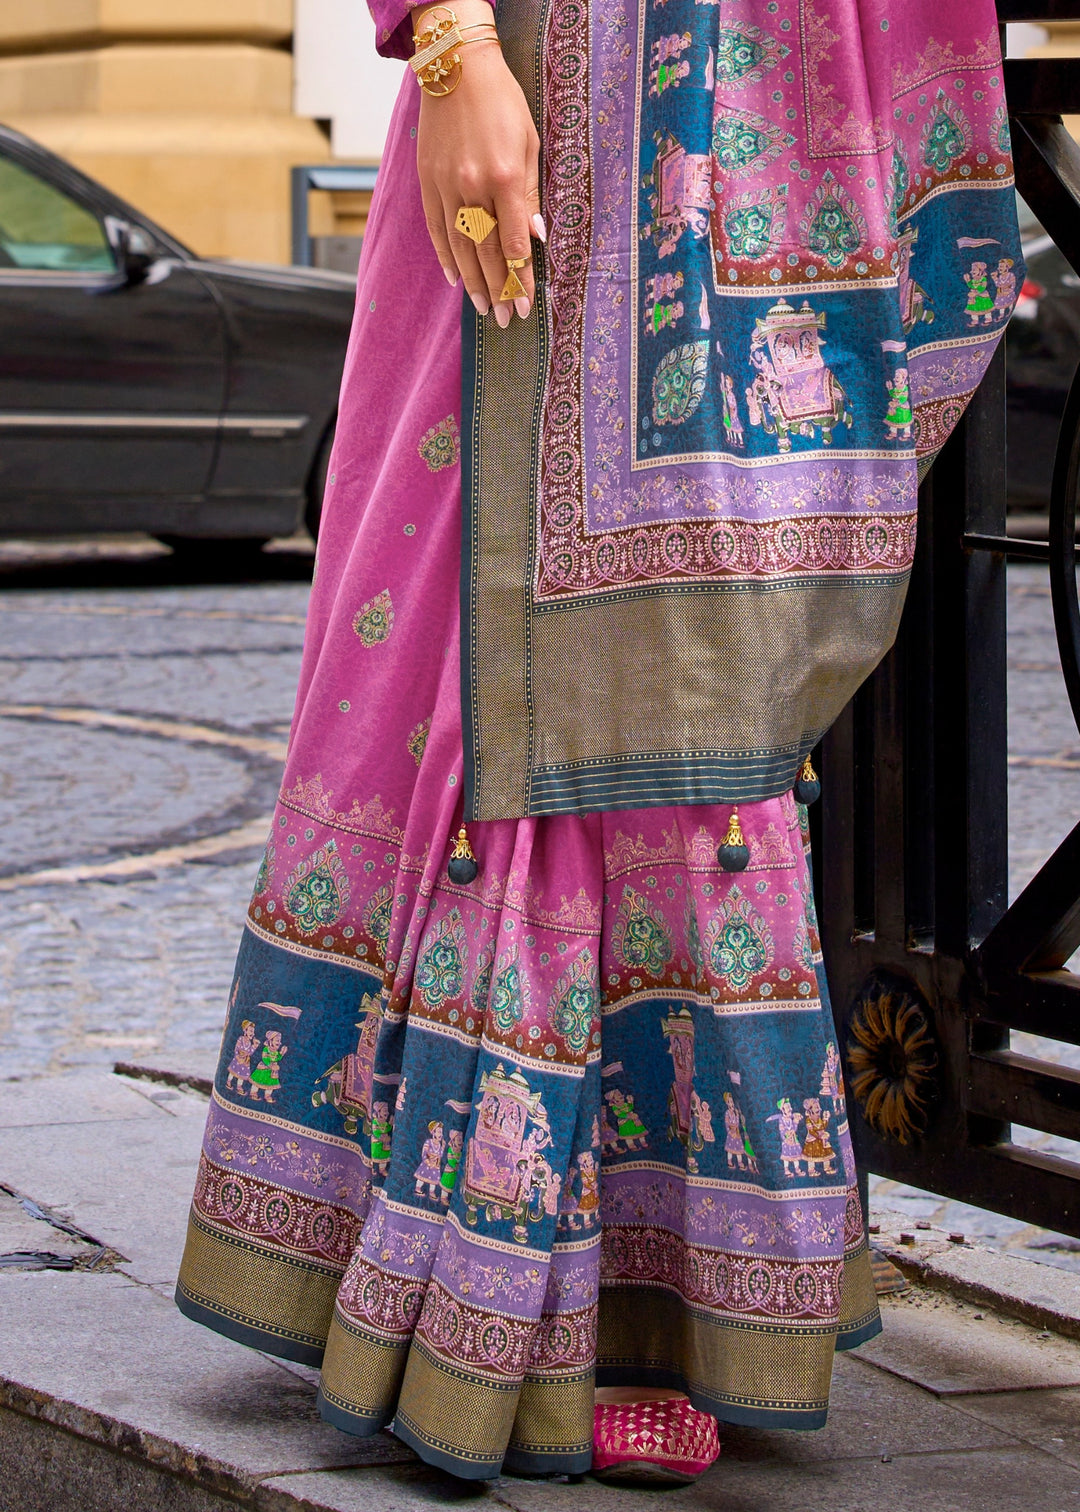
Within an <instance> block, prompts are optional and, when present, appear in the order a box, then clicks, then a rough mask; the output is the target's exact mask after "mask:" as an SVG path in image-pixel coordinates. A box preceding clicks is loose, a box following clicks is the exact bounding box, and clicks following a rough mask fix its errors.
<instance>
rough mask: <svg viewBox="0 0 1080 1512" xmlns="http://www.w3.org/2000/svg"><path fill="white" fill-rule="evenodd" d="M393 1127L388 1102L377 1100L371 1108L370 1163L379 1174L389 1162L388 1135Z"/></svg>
mask: <svg viewBox="0 0 1080 1512" xmlns="http://www.w3.org/2000/svg"><path fill="white" fill-rule="evenodd" d="M393 1128H394V1119H393V1115H392V1114H391V1112H390V1104H389V1103H387V1102H377V1103H376V1104H375V1105H374V1107H373V1108H372V1110H371V1164H372V1166H373V1167H374V1169H375V1170H376V1171H378V1173H379V1175H380V1176H385V1175H386V1168H387V1166H388V1165H389V1164H390V1136H391V1133H392V1132H393Z"/></svg>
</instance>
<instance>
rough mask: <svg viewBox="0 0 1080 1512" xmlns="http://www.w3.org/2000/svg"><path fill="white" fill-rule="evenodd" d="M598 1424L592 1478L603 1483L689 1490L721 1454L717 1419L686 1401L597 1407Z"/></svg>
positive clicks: (595, 1433)
mask: <svg viewBox="0 0 1080 1512" xmlns="http://www.w3.org/2000/svg"><path fill="white" fill-rule="evenodd" d="M595 1423H596V1426H595V1429H594V1433H593V1462H592V1473H593V1475H595V1476H596V1477H597V1478H598V1479H599V1480H603V1481H619V1482H622V1483H623V1484H628V1485H630V1484H642V1485H649V1486H664V1485H668V1486H685V1485H687V1484H689V1482H690V1481H694V1480H696V1479H697V1478H698V1476H699V1475H701V1474H702V1473H703V1472H704V1471H706V1470H707V1469H708V1468H709V1466H710V1465H711V1464H712V1463H713V1461H714V1460H715V1459H716V1458H717V1456H718V1455H719V1453H720V1436H719V1434H718V1433H717V1431H716V1419H715V1418H714V1417H711V1416H710V1415H709V1413H707V1412H698V1411H697V1409H696V1408H694V1407H691V1405H690V1403H689V1402H688V1401H686V1400H685V1399H683V1400H677V1399H672V1398H667V1399H665V1400H661V1401H655V1402H650V1401H645V1402H598V1403H597V1405H596V1420H595Z"/></svg>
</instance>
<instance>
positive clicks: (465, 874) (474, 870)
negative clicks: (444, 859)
mask: <svg viewBox="0 0 1080 1512" xmlns="http://www.w3.org/2000/svg"><path fill="white" fill-rule="evenodd" d="M479 873H480V868H479V866H478V865H477V863H476V857H475V856H474V855H473V848H472V846H471V845H470V844H469V837H468V835H467V834H466V833H465V826H464V825H462V826H461V828H460V829H459V830H458V837H457V844H456V845H455V846H454V852H453V855H452V856H451V857H450V860H449V862H448V864H447V867H446V875H447V876H448V877H449V878H450V880H451V882H453V883H454V884H455V885H456V886H458V887H468V885H469V883H470V882H475V881H476V878H477V876H478V875H479Z"/></svg>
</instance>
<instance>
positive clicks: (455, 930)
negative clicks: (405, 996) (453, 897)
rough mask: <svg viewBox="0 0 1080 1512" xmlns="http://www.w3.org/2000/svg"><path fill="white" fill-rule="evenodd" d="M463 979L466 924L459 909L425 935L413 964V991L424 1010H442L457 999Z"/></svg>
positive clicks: (454, 910)
mask: <svg viewBox="0 0 1080 1512" xmlns="http://www.w3.org/2000/svg"><path fill="white" fill-rule="evenodd" d="M464 980H465V925H464V924H463V923H462V920H461V913H460V911H459V910H458V909H456V908H452V909H451V910H450V912H449V913H448V914H447V915H446V916H445V917H444V918H443V919H441V920H440V921H439V923H438V924H436V925H435V926H434V927H433V928H432V929H429V930H428V932H427V934H426V935H425V936H424V939H423V943H422V944H421V946H420V959H419V960H418V961H417V963H416V977H415V982H416V990H417V992H418V993H419V994H420V997H421V999H422V1000H423V1003H424V1006H425V1007H426V1008H432V1009H435V1008H441V1007H442V1005H443V1004H444V1003H445V1002H446V1001H447V1000H448V999H449V998H456V997H457V996H458V995H459V994H460V992H461V987H462V983H463V982H464Z"/></svg>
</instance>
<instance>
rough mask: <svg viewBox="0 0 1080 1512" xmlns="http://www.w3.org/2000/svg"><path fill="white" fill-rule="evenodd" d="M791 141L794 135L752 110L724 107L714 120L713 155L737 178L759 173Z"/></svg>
mask: <svg viewBox="0 0 1080 1512" xmlns="http://www.w3.org/2000/svg"><path fill="white" fill-rule="evenodd" d="M794 145H795V138H794V137H793V136H789V134H788V133H787V132H786V131H784V130H783V129H782V128H781V127H779V126H775V125H774V124H773V123H772V122H771V121H767V120H766V119H765V117H764V116H759V115H755V114H754V113H753V112H752V111H747V112H746V113H745V114H742V115H739V114H736V113H734V112H732V111H723V112H721V113H720V114H719V115H717V116H716V118H715V119H714V121H713V131H712V150H713V155H714V156H715V158H716V161H717V163H718V164H719V166H720V168H721V169H723V171H724V172H725V173H733V174H734V175H735V176H736V178H749V176H750V175H751V174H752V173H760V172H761V170H762V169H763V168H766V167H768V165H769V164H770V163H772V162H775V161H776V159H777V158H778V157H779V156H780V154H781V153H782V152H783V151H784V149H785V148H787V147H793V146H794Z"/></svg>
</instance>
